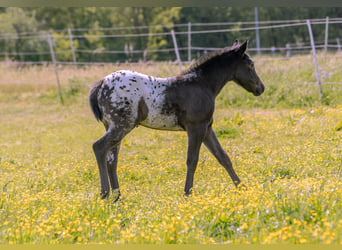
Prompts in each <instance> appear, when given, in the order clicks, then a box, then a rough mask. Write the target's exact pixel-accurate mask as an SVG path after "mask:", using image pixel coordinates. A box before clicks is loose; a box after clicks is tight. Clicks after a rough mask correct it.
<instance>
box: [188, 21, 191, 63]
mask: <svg viewBox="0 0 342 250" xmlns="http://www.w3.org/2000/svg"><path fill="white" fill-rule="evenodd" d="M188 62H191V23H190V22H188Z"/></svg>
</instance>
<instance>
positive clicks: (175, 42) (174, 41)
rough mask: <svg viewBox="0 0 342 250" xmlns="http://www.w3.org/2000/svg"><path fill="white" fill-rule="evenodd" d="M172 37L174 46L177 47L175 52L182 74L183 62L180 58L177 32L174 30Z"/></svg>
mask: <svg viewBox="0 0 342 250" xmlns="http://www.w3.org/2000/svg"><path fill="white" fill-rule="evenodd" d="M171 35H172V40H173V45H174V46H175V52H176V56H177V61H178V65H179V71H180V72H182V62H181V60H180V57H179V51H178V46H177V41H176V36H175V32H174V31H173V30H171Z"/></svg>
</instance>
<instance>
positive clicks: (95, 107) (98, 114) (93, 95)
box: [89, 80, 103, 121]
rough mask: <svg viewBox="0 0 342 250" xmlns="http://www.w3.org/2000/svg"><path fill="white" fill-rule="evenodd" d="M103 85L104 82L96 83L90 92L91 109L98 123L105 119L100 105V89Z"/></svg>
mask: <svg viewBox="0 0 342 250" xmlns="http://www.w3.org/2000/svg"><path fill="white" fill-rule="evenodd" d="M102 83H103V80H101V81H98V82H97V83H95V84H94V85H93V87H92V88H91V89H90V92H89V103H90V107H91V110H92V111H93V113H94V115H95V118H96V120H98V121H102V118H103V113H102V111H101V109H100V107H99V103H98V92H99V89H100V88H101V85H102Z"/></svg>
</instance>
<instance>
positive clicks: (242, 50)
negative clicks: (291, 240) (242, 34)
mask: <svg viewBox="0 0 342 250" xmlns="http://www.w3.org/2000/svg"><path fill="white" fill-rule="evenodd" d="M247 46H248V40H246V41H244V42H243V44H241V45H240V46H238V47H237V48H236V49H235V52H236V53H237V54H238V55H239V56H242V55H243V54H244V53H245V52H246V50H247Z"/></svg>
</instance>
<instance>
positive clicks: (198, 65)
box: [182, 46, 236, 75]
mask: <svg viewBox="0 0 342 250" xmlns="http://www.w3.org/2000/svg"><path fill="white" fill-rule="evenodd" d="M235 48H236V46H233V47H225V48H223V49H219V50H216V51H213V52H209V53H206V54H203V55H202V56H200V58H199V59H198V60H197V61H195V62H194V63H192V64H191V65H190V66H189V68H188V69H186V70H185V71H183V72H182V74H183V75H185V74H189V73H191V72H194V71H199V70H200V69H202V68H204V67H205V66H207V65H208V63H210V62H212V61H213V60H215V59H216V58H217V57H220V56H222V55H223V54H230V53H233V51H234V49H235Z"/></svg>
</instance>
